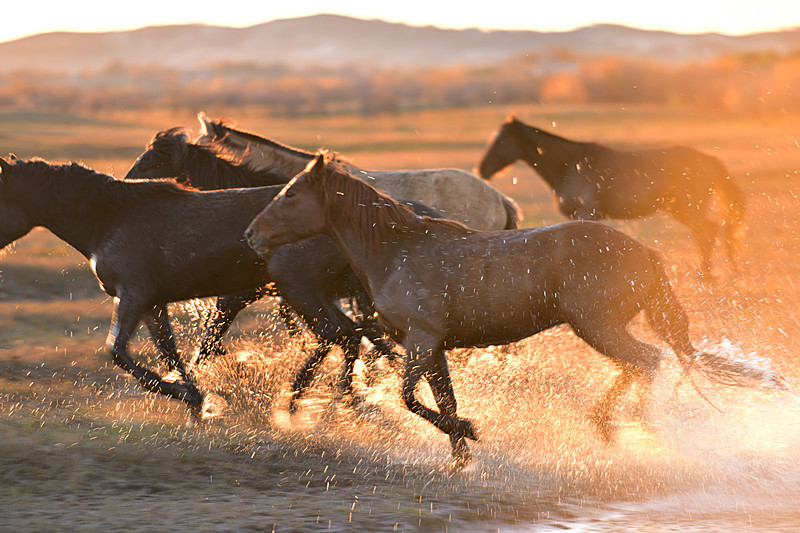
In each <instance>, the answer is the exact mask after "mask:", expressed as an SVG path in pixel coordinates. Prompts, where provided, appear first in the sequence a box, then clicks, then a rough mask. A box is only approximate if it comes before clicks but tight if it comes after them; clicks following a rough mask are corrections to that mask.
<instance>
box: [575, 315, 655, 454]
mask: <svg viewBox="0 0 800 533" xmlns="http://www.w3.org/2000/svg"><path fill="white" fill-rule="evenodd" d="M573 329H574V330H575V333H577V335H578V336H579V337H581V338H582V339H583V340H585V341H586V342H587V343H588V344H589V346H591V347H592V348H594V349H595V350H597V351H598V352H600V353H601V354H603V355H605V356H606V357H609V358H610V359H611V360H612V361H614V363H616V364H617V366H618V367H619V369H620V374H619V375H618V376H617V378H616V380H615V381H614V383H613V384H612V385H611V387H610V388H609V389H608V390H606V391H605V392H604V393H603V394H602V395H601V396H600V398H599V400H598V401H597V403H595V405H594V407H593V408H592V409H591V411H590V412H589V420H590V421H591V422H592V423H593V424H594V426H595V429H596V430H597V432H598V433H599V434H600V437H601V439H602V440H603V441H604V442H606V443H607V444H612V443H613V442H614V428H613V424H612V420H613V414H614V411H615V409H616V407H617V403H618V401H619V398H620V397H621V396H622V395H623V394H625V392H626V391H627V390H628V389H629V388H630V386H631V385H632V384H633V383H634V382H635V381H639V382H640V383H641V384H642V386H643V390H642V391H641V396H640V398H639V402H640V403H639V405H638V406H637V407H638V409H639V411H640V415H641V414H642V413H643V411H644V403H645V402H646V401H647V399H648V392H649V389H650V385H651V384H652V381H653V378H654V377H655V372H656V370H657V369H658V365H659V362H660V361H661V351H660V350H659V349H658V348H656V347H655V346H651V345H649V344H646V343H643V342H641V341H639V340H637V339H635V338H633V337H632V336H631V335H630V334H629V333H628V332H627V331H626V330H625V328H624V327H623V326H616V327H609V325H608V324H606V325H603V326H595V327H586V325H583V326H578V327H576V326H575V325H573Z"/></svg>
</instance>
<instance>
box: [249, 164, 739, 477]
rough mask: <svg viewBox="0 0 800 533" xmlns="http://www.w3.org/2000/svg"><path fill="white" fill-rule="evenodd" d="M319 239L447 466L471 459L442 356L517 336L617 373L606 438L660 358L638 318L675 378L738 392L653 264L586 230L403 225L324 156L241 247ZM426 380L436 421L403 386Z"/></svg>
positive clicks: (624, 240)
mask: <svg viewBox="0 0 800 533" xmlns="http://www.w3.org/2000/svg"><path fill="white" fill-rule="evenodd" d="M319 233H324V234H326V235H329V236H330V237H331V238H332V239H333V241H334V242H335V243H336V245H337V246H338V247H339V249H340V250H341V251H342V253H343V254H344V255H345V257H347V259H348V261H349V262H350V264H351V265H352V267H353V269H354V270H355V271H356V274H357V275H358V277H359V278H360V279H361V280H362V281H363V282H364V285H365V286H366V287H367V290H368V291H369V293H370V295H371V296H372V297H373V300H374V302H375V307H376V309H377V310H378V313H379V318H380V320H381V323H382V324H383V325H384V329H385V330H386V331H387V332H389V333H390V334H391V335H392V336H393V337H394V338H395V339H396V340H397V341H398V342H402V344H403V346H404V347H405V349H406V350H407V352H408V355H407V362H406V373H405V378H404V382H403V391H402V395H403V399H404V401H405V403H406V405H407V407H408V408H409V409H410V410H411V411H412V412H414V413H416V414H418V415H420V416H422V417H423V418H425V419H426V420H428V421H429V422H430V423H432V424H433V425H434V426H436V427H437V428H438V429H440V430H441V431H443V432H444V433H447V434H448V435H449V437H450V441H451V445H452V451H453V456H454V458H455V461H456V463H465V462H467V461H469V458H470V455H469V450H468V447H467V444H466V440H465V439H477V438H478V435H477V431H476V429H475V426H474V425H473V423H472V422H470V421H468V420H466V419H462V418H459V417H458V415H457V413H456V396H455V393H454V391H453V385H452V382H451V379H450V373H449V370H448V365H447V359H446V357H445V353H444V351H445V350H446V349H449V348H456V347H475V346H477V347H480V346H486V345H492V344H504V343H509V342H513V341H517V340H520V339H523V338H525V337H529V336H531V335H534V334H536V333H538V332H540V331H543V330H545V329H548V328H551V327H553V326H555V325H557V324H569V325H570V326H571V327H572V330H573V331H574V332H575V333H576V334H577V335H578V336H579V337H580V338H582V339H583V340H585V341H586V342H587V343H588V344H589V345H590V346H591V347H592V348H594V349H595V350H597V351H598V352H600V353H601V354H604V355H605V356H607V357H609V358H610V359H611V360H612V361H614V362H615V363H616V364H617V366H618V368H619V370H620V374H619V376H618V377H617V379H616V382H615V383H614V384H613V385H612V386H611V388H610V389H609V390H608V391H606V392H605V393H604V394H603V395H602V397H601V398H600V400H599V401H598V403H597V404H596V405H595V407H594V408H593V409H592V415H591V418H592V420H593V421H594V422H595V424H596V426H597V428H598V430H599V431H600V433H601V435H602V436H604V437H605V438H606V439H609V440H610V439H611V436H612V429H611V418H612V413H613V412H614V406H615V402H616V400H617V399H618V398H619V397H620V396H621V395H622V394H623V393H624V392H625V391H626V389H628V387H629V386H630V385H631V383H632V382H633V381H634V380H636V379H640V380H641V381H642V382H643V384H644V385H645V386H647V385H649V383H650V382H651V380H652V378H653V375H654V373H655V371H656V369H657V367H658V365H659V361H660V359H661V352H660V350H659V349H657V348H656V347H654V346H651V345H649V344H645V343H643V342H641V341H639V340H636V339H635V338H633V337H632V336H631V335H630V334H629V333H628V332H627V330H626V325H627V324H628V323H629V322H630V321H631V320H632V319H633V317H634V316H635V315H636V314H638V313H639V312H640V311H644V312H645V314H646V316H647V318H648V321H649V323H650V325H651V327H652V328H653V329H654V330H655V331H656V333H657V334H658V335H659V337H660V338H661V339H663V340H664V341H665V342H666V343H667V344H669V346H670V347H671V348H672V349H673V351H674V352H675V354H676V356H677V357H678V360H679V361H680V363H681V364H682V365H683V367H684V368H687V369H688V368H697V369H702V370H703V371H704V372H705V373H707V374H708V375H710V376H712V377H714V378H715V379H717V380H720V381H726V382H732V383H733V382H736V381H737V380H738V377H739V375H740V374H741V372H742V371H743V369H742V368H740V366H739V365H737V364H735V363H730V362H728V361H726V360H724V359H721V358H719V357H716V356H713V355H708V354H705V353H702V352H699V351H698V350H696V349H695V348H694V347H693V346H692V343H691V342H690V339H689V327H688V319H687V316H686V313H685V311H684V310H683V308H682V307H681V306H680V304H679V303H678V299H677V297H676V296H675V294H674V293H673V291H672V288H671V286H670V283H669V281H668V280H667V276H666V274H665V272H664V269H663V267H662V266H661V259H660V257H659V255H658V254H657V253H656V252H655V251H654V250H651V249H650V248H647V247H645V246H643V245H641V244H640V243H639V242H637V241H636V240H634V239H632V238H631V237H629V236H627V235H625V234H624V233H621V232H619V231H617V230H615V229H613V228H611V227H609V226H607V225H604V224H600V223H597V222H589V221H576V222H567V223H563V224H557V225H554V226H546V227H541V228H532V229H519V230H508V231H491V232H489V231H487V232H484V231H475V230H470V229H468V228H466V227H465V226H463V225H462V224H459V223H456V222H452V221H447V220H432V219H429V218H425V217H418V216H416V215H414V214H413V213H412V212H411V211H409V210H408V209H407V208H405V207H404V206H402V205H400V204H398V203H397V202H395V201H394V200H392V199H391V198H389V197H387V196H384V195H382V194H380V193H378V192H377V191H376V190H375V189H373V188H372V187H370V186H369V185H367V184H365V183H363V182H362V181H360V180H357V179H354V178H353V176H352V175H351V174H349V173H348V172H347V171H346V170H345V169H344V167H342V165H339V164H338V163H337V162H334V161H330V160H327V159H326V157H325V156H324V155H323V154H320V155H318V156H317V158H316V160H315V161H314V162H313V163H312V164H310V165H309V168H308V170H306V171H305V172H304V173H301V174H299V175H298V176H297V177H296V178H294V180H293V181H291V182H290V183H289V185H287V187H286V188H285V189H284V190H283V192H282V193H281V194H280V195H279V196H278V197H276V198H275V200H273V201H272V202H271V203H270V205H269V206H267V208H266V209H264V211H263V212H262V213H261V214H260V215H258V217H256V218H255V219H254V220H253V222H252V223H251V224H250V227H249V228H248V230H247V232H246V234H245V236H246V238H247V240H248V242H249V243H250V245H251V246H252V247H253V248H254V249H256V250H258V251H259V252H261V253H266V252H268V251H269V250H271V249H273V248H274V247H275V246H280V245H282V244H285V243H289V242H294V241H297V240H301V239H305V238H308V237H310V236H313V235H317V234H319ZM423 377H426V378H427V380H428V384H429V385H430V387H431V389H432V391H433V395H434V397H435V399H436V403H437V405H438V408H439V410H438V412H437V411H435V410H433V409H430V408H428V407H426V406H425V405H423V404H422V403H421V402H420V401H419V400H418V399H417V398H416V393H415V389H416V387H417V385H418V383H419V381H420V380H421V379H422V378H423Z"/></svg>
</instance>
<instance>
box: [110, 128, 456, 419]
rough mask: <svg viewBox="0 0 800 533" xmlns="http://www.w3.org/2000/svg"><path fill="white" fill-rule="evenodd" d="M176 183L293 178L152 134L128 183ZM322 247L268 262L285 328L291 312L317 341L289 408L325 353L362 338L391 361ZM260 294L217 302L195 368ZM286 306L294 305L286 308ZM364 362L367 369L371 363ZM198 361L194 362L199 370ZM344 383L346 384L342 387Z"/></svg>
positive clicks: (329, 249)
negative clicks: (344, 302)
mask: <svg viewBox="0 0 800 533" xmlns="http://www.w3.org/2000/svg"><path fill="white" fill-rule="evenodd" d="M168 177H175V179H177V180H178V181H179V182H181V183H184V184H187V185H190V186H192V187H195V188H198V189H201V190H216V189H222V188H249V187H257V186H263V185H271V184H275V183H280V184H286V183H287V182H288V181H289V180H290V179H291V177H292V176H287V175H285V174H282V173H280V172H278V171H275V170H272V169H268V168H262V169H258V170H257V169H254V168H252V167H251V166H250V165H249V164H246V163H242V162H240V161H238V159H237V158H235V157H233V158H228V157H226V156H224V155H220V153H219V148H217V149H216V150H212V149H211V148H209V147H208V146H206V145H199V144H195V143H192V142H190V141H189V133H188V131H187V130H185V129H182V128H173V129H170V130H167V131H163V132H159V133H157V134H156V135H155V136H154V137H153V139H152V140H151V141H150V143H149V144H148V146H147V150H145V152H144V153H142V154H141V155H140V156H139V158H138V159H137V160H136V162H135V163H134V164H133V165H132V166H131V168H130V170H129V171H128V173H127V175H126V176H125V179H126V180H142V179H150V178H168ZM406 203H407V204H408V205H409V207H411V208H412V209H413V210H414V211H415V212H417V213H418V214H423V215H428V216H435V217H439V216H440V215H439V214H438V213H436V212H435V211H433V210H432V209H430V208H428V207H426V206H423V205H421V204H419V203H417V202H411V201H409V202H406ZM324 240H325V241H327V242H326V243H325V244H324V245H320V244H319V243H314V244H313V246H308V245H305V246H303V247H301V248H296V247H295V248H292V249H287V250H285V251H284V252H282V253H281V254H278V255H277V256H273V258H272V260H271V262H270V265H269V268H270V278H271V279H273V280H275V282H276V286H277V287H279V292H280V294H276V293H275V292H274V291H273V293H272V295H273V296H280V298H281V305H280V307H279V308H280V310H281V312H282V315H283V316H284V318H285V319H287V321H288V322H290V331H292V330H293V326H294V324H293V321H292V320H290V317H291V315H290V313H289V310H290V309H294V310H295V311H296V312H297V313H298V314H299V315H300V316H301V317H302V318H303V319H304V320H309V321H310V326H311V329H312V332H313V333H314V334H315V335H317V336H318V337H319V338H320V340H321V343H320V346H319V348H318V349H317V350H315V351H314V352H313V353H312V354H311V355H310V357H309V358H308V360H307V361H306V363H305V365H304V366H303V367H302V368H301V370H300V371H299V372H298V375H297V377H296V380H295V383H294V385H293V390H294V392H295V394H294V395H293V396H292V400H291V403H290V408H291V409H293V408H294V407H295V406H296V399H297V398H298V397H299V394H300V393H301V391H302V390H303V388H304V387H305V385H306V384H307V383H309V382H310V381H311V379H312V377H313V369H314V368H315V367H316V366H317V365H318V364H319V363H320V362H321V361H322V360H323V358H324V356H325V355H326V354H327V353H328V351H329V350H330V348H331V347H332V346H333V345H335V344H339V345H340V346H341V347H342V349H343V350H344V351H345V354H348V353H349V352H350V351H351V350H355V349H357V346H358V344H359V342H360V337H361V336H362V335H364V336H366V337H367V338H368V339H369V340H370V342H372V343H373V345H375V347H376V348H377V352H378V353H377V354H374V353H373V354H372V355H386V356H388V357H390V358H394V357H395V355H396V354H395V352H394V351H393V346H392V343H391V342H390V341H388V339H386V338H384V334H383V331H381V330H380V328H379V327H378V325H377V323H376V322H375V319H374V316H373V315H374V310H373V309H372V302H371V301H370V300H369V297H368V295H367V294H366V291H365V290H364V287H363V286H362V285H361V283H360V282H359V281H358V278H356V277H355V275H354V274H353V273H352V270H351V269H350V268H349V267H347V265H346V263H344V260H343V258H342V256H341V254H340V253H339V252H338V250H336V248H335V246H333V244H332V243H331V242H330V241H329V240H328V239H327V238H325V239H324ZM266 293H267V291H266V290H265V289H264V288H253V289H252V290H250V291H245V292H243V293H240V294H233V295H224V296H221V297H219V298H218V299H217V307H216V311H215V313H214V314H213V315H212V316H211V317H210V318H209V320H208V321H207V323H206V328H205V331H204V333H203V337H202V341H201V344H200V350H199V352H198V359H197V361H201V360H203V359H204V358H206V357H207V356H209V355H214V354H217V353H222V351H223V349H222V344H221V338H222V336H223V335H224V334H225V332H226V331H227V330H228V328H229V327H230V325H231V323H232V322H233V320H234V318H235V317H236V315H237V314H238V313H239V312H240V311H241V310H242V309H243V308H244V307H245V306H246V305H248V304H250V303H251V302H253V301H255V300H257V299H258V298H259V297H260V296H263V295H264V294H266ZM340 297H348V298H352V299H353V300H355V302H356V303H357V306H356V307H357V309H358V310H359V311H360V313H357V314H356V316H357V321H356V322H354V321H352V320H350V319H349V318H348V317H347V315H345V314H344V313H342V312H341V311H340V309H339V307H338V306H337V300H338V298H340ZM286 302H291V305H286ZM371 359H372V358H371V357H368V358H367V360H365V362H367V363H369V362H370V360H371ZM197 361H196V362H197ZM345 383H349V378H348V379H347V380H346V381H345Z"/></svg>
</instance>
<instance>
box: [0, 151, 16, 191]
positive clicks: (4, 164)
mask: <svg viewBox="0 0 800 533" xmlns="http://www.w3.org/2000/svg"><path fill="white" fill-rule="evenodd" d="M8 158H9V159H11V160H12V161H15V160H16V159H17V158H16V156H15V155H14V154H8ZM10 168H11V164H10V163H9V162H8V161H6V160H5V159H3V158H2V157H0V184H3V183H5V176H4V174H5V173H6V172H8V170H9V169H10Z"/></svg>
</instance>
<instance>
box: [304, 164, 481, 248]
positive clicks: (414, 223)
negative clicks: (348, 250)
mask: <svg viewBox="0 0 800 533" xmlns="http://www.w3.org/2000/svg"><path fill="white" fill-rule="evenodd" d="M321 153H323V154H324V155H325V169H326V171H325V176H324V178H323V179H324V182H323V183H322V184H321V190H322V191H323V194H324V196H325V205H327V206H329V212H328V216H329V217H330V218H341V217H344V218H345V220H346V221H347V223H348V224H349V225H352V227H354V228H358V229H359V230H360V231H361V233H360V234H359V236H358V237H359V239H360V240H362V241H363V242H367V243H370V246H381V245H382V244H384V243H386V242H393V241H396V240H397V239H398V237H399V236H400V235H401V234H403V233H407V232H409V231H410V230H411V231H419V228H421V227H424V228H425V230H427V232H428V234H429V235H431V236H433V237H435V235H436V234H437V233H441V230H443V229H444V230H454V231H456V232H458V233H470V232H472V231H473V230H470V229H469V228H467V227H466V226H465V225H464V224H462V223H460V222H456V221H454V220H448V219H443V218H437V219H434V218H430V217H427V216H422V217H421V216H418V215H417V214H416V213H414V211H412V210H411V208H410V207H408V206H407V205H406V204H404V203H402V202H398V201H397V200H395V199H393V198H391V197H390V196H387V195H385V194H382V193H381V192H379V191H377V190H376V189H375V188H373V187H372V186H370V185H369V184H368V183H365V182H364V181H362V180H360V179H358V178H357V177H356V176H355V175H354V174H353V173H352V171H351V170H349V168H348V166H347V163H346V162H345V161H342V160H339V159H338V158H337V157H336V156H335V155H331V154H328V153H326V152H321ZM309 165H311V164H309ZM311 175H312V176H313V175H314V174H313V171H312V172H311ZM337 198H346V199H347V201H348V205H347V206H346V207H345V208H344V209H342V206H341V204H340V203H339V202H336V199H337ZM365 206H374V207H376V209H362V207H365ZM437 230H438V231H437ZM423 231H424V230H423Z"/></svg>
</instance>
